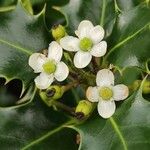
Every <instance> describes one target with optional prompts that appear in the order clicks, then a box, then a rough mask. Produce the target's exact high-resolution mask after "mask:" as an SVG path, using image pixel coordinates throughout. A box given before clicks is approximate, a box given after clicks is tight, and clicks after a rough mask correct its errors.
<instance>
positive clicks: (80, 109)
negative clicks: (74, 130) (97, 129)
mask: <svg viewBox="0 0 150 150" xmlns="http://www.w3.org/2000/svg"><path fill="white" fill-rule="evenodd" d="M92 110H93V104H92V103H91V102H89V101H87V100H81V101H80V102H79V104H78V105H77V107H76V110H75V113H76V117H77V119H83V118H85V117H88V116H89V115H90V113H91V112H92Z"/></svg>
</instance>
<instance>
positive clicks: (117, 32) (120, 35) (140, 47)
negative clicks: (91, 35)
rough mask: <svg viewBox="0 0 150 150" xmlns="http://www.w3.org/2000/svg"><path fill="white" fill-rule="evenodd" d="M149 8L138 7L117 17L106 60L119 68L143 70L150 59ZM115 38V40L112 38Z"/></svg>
mask: <svg viewBox="0 0 150 150" xmlns="http://www.w3.org/2000/svg"><path fill="white" fill-rule="evenodd" d="M149 14H150V8H148V7H147V6H146V5H144V4H143V5H139V6H137V7H135V8H134V9H132V10H130V11H128V12H123V13H122V14H120V15H119V17H118V19H117V23H116V25H115V28H114V30H113V33H112V35H111V37H110V38H109V39H108V42H109V43H108V45H109V52H108V53H107V54H106V58H107V60H108V61H109V63H113V64H114V65H116V66H119V67H121V68H123V67H127V66H138V67H142V68H145V63H146V61H147V60H148V59H149V57H150V53H149V47H150V42H149V38H150V28H149V25H150V17H149ZM114 37H115V38H114Z"/></svg>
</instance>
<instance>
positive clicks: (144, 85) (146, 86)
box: [142, 80, 150, 94]
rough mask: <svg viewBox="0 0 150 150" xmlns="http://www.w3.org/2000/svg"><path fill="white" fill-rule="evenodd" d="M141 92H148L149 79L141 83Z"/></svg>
mask: <svg viewBox="0 0 150 150" xmlns="http://www.w3.org/2000/svg"><path fill="white" fill-rule="evenodd" d="M142 92H143V93H144V94H150V81H148V80H146V81H145V82H144V83H143V88H142Z"/></svg>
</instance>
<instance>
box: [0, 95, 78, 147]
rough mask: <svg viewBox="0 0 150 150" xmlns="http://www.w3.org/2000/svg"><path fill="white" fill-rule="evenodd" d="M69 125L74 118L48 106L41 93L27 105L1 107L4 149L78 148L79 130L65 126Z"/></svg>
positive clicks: (0, 115)
mask: <svg viewBox="0 0 150 150" xmlns="http://www.w3.org/2000/svg"><path fill="white" fill-rule="evenodd" d="M68 124H72V121H71V120H70V119H69V118H68V117H67V116H65V115H64V114H63V112H58V111H57V112H56V111H54V110H53V109H52V108H49V107H47V106H46V105H45V104H44V103H42V101H41V99H40V98H39V97H38V96H36V97H35V98H34V100H33V101H32V102H31V103H30V104H28V105H25V106H24V107H19V108H15V109H14V108H13V109H10V108H3V109H2V108H1V109H0V126H1V128H0V141H1V149H3V150H5V149H10V148H11V150H20V149H22V150H26V149H45V150H48V149H49V148H50V149H51V150H60V149H65V150H70V149H72V150H76V149H77V144H76V142H75V138H76V132H75V131H73V130H72V129H66V128H65V126H66V125H68ZM60 137H61V139H60Z"/></svg>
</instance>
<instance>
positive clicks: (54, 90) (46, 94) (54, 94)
mask: <svg viewBox="0 0 150 150" xmlns="http://www.w3.org/2000/svg"><path fill="white" fill-rule="evenodd" d="M63 93H64V88H63V87H61V86H58V85H52V86H50V87H49V88H48V89H46V90H41V91H40V93H39V94H40V97H41V99H42V100H43V101H44V102H45V103H46V104H47V105H49V106H51V105H52V102H53V101H54V100H57V99H59V98H61V97H62V95H63Z"/></svg>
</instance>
